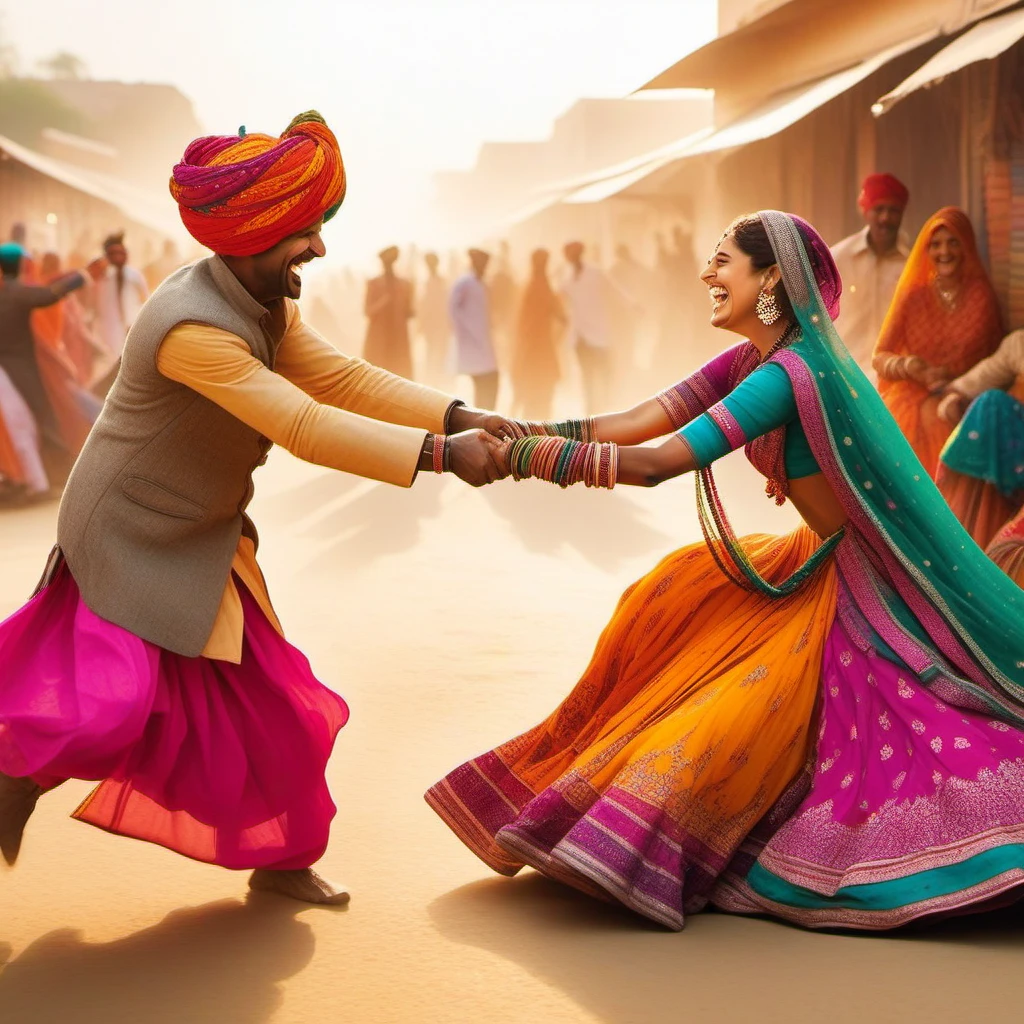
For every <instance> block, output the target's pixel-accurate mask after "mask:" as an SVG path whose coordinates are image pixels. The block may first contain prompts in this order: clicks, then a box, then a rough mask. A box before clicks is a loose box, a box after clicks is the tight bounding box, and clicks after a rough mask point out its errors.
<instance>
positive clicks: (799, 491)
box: [789, 473, 847, 540]
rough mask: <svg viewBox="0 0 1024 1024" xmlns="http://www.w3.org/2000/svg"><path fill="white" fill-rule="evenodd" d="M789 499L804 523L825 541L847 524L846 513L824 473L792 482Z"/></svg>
mask: <svg viewBox="0 0 1024 1024" xmlns="http://www.w3.org/2000/svg"><path fill="white" fill-rule="evenodd" d="M789 499H790V501H792V502H793V507H794V508H795V509H796V510H797V512H799V513H800V516H801V518H802V519H803V521H804V522H805V523H806V524H807V525H808V526H809V527H810V528H811V529H812V530H813V531H814V532H815V533H816V534H817V535H818V536H819V537H821V538H822V539H823V540H824V539H825V538H826V537H831V536H832V534H833V533H835V532H836V531H837V530H838V529H839V528H840V527H841V526H843V525H844V524H845V523H846V520H847V515H846V512H845V511H844V510H843V506H842V505H841V504H840V503H839V499H838V498H837V497H836V494H835V491H833V490H832V487H831V485H830V484H829V482H828V481H827V480H826V479H825V476H824V474H822V473H815V474H814V475H813V476H804V477H800V478H799V479H798V480H790V481H789Z"/></svg>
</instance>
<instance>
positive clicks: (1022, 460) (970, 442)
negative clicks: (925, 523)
mask: <svg viewBox="0 0 1024 1024" xmlns="http://www.w3.org/2000/svg"><path fill="white" fill-rule="evenodd" d="M937 415H938V417H939V419H940V420H943V421H945V422H946V423H950V424H956V426H954V427H953V430H952V433H951V434H950V436H949V440H948V441H947V442H946V444H945V447H944V448H943V449H942V453H941V456H940V461H939V471H938V474H937V476H936V483H937V484H938V487H939V490H940V491H941V492H942V495H943V497H944V498H945V499H946V501H947V502H949V507H950V508H951V509H952V510H953V512H954V513H955V515H956V517H957V519H959V520H960V522H961V523H963V525H964V528H965V529H966V530H967V532H968V533H969V534H970V535H971V536H972V537H973V538H974V540H975V542H976V543H977V544H979V545H980V546H981V547H983V548H984V547H987V546H988V544H989V543H990V542H991V541H992V538H993V537H994V536H995V535H996V534H997V533H998V532H999V531H1000V529H1002V527H1003V526H1004V525H1005V524H1006V523H1007V522H1008V520H1010V519H1011V518H1012V517H1013V516H1014V515H1015V513H1016V512H1017V510H1018V509H1019V508H1020V507H1021V504H1022V503H1024V330H1017V331H1013V332H1012V333H1011V334H1008V335H1007V336H1006V337H1005V338H1004V339H1003V340H1002V342H1001V343H1000V345H999V348H998V349H996V351H995V352H994V353H993V354H992V355H990V356H989V357H988V358H987V359H982V360H981V362H979V363H977V364H976V365H975V366H974V367H973V368H972V369H970V370H968V371H967V373H965V374H963V375H962V376H960V377H957V378H956V379H955V380H953V381H951V382H950V383H949V384H948V385H947V387H946V389H945V392H944V393H943V396H942V399H941V401H940V402H939V407H938V411H937Z"/></svg>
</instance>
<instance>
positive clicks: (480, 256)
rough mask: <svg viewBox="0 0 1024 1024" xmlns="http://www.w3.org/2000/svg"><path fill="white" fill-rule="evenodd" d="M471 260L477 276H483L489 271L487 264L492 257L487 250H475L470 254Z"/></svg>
mask: <svg viewBox="0 0 1024 1024" xmlns="http://www.w3.org/2000/svg"><path fill="white" fill-rule="evenodd" d="M469 262H470V263H471V264H472V266H473V272H474V273H475V274H476V275H477V277H483V276H484V274H485V273H486V272H487V264H488V263H490V262H491V258H490V256H488V255H487V253H485V252H474V253H471V254H470V257H469Z"/></svg>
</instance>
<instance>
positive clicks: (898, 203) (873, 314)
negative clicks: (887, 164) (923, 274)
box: [832, 174, 910, 381]
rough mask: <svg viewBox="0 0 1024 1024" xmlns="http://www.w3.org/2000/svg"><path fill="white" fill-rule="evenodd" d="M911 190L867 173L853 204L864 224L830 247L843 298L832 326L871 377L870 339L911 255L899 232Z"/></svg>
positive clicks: (875, 334)
mask: <svg viewBox="0 0 1024 1024" xmlns="http://www.w3.org/2000/svg"><path fill="white" fill-rule="evenodd" d="M909 198H910V193H909V192H908V191H907V187H906V185H904V184H903V182H901V181H900V180H899V179H898V178H895V177H893V175H891V174H869V175H868V176H867V177H866V178H865V179H864V184H863V186H862V187H861V192H860V198H859V199H858V200H857V205H858V206H859V207H860V211H861V214H862V215H863V217H864V227H863V228H861V229H860V231H858V232H856V234H853V235H850V236H849V238H844V239H843V240H842V241H841V242H837V243H836V244H835V245H834V246H833V247H832V256H833V257H834V258H835V261H836V266H837V267H838V268H839V273H840V274H841V275H842V278H843V303H842V310H841V312H840V314H839V319H838V321H837V322H836V330H837V331H838V332H839V336H840V337H841V338H842V339H843V341H844V342H845V343H846V347H847V348H848V349H849V350H850V354H851V355H852V356H853V358H854V359H855V360H856V361H857V363H858V365H859V366H860V368H861V369H862V370H863V371H864V372H865V373H866V374H867V375H868V378H869V379H870V380H872V381H877V375H876V374H875V371H874V369H873V368H872V366H871V356H872V353H873V352H874V350H875V342H877V341H878V335H879V333H880V332H881V330H882V321H884V320H885V315H886V313H888V312H889V304H890V303H891V302H892V297H893V295H894V294H895V292H896V285H897V284H898V283H899V279H900V274H902V273H903V266H904V264H905V263H906V262H907V257H908V256H909V255H910V240H909V239H908V238H907V237H906V235H904V234H903V233H902V232H901V231H900V225H901V224H902V223H903V212H904V210H906V208H907V201H908V200H909Z"/></svg>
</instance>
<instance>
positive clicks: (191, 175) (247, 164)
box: [171, 110, 345, 256]
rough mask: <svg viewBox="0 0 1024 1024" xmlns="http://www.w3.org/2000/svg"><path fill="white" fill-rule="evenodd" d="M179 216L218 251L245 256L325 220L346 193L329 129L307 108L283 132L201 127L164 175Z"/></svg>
mask: <svg viewBox="0 0 1024 1024" xmlns="http://www.w3.org/2000/svg"><path fill="white" fill-rule="evenodd" d="M171 195H172V196H174V199H175V201H176V202H177V204H178V212H179V213H180V214H181V220H182V223H183V224H184V225H185V227H186V228H187V229H188V232H189V234H190V235H191V236H192V237H193V238H194V239H195V240H196V241H197V242H199V243H200V244H202V245H205V246H206V247H207V248H208V249H212V250H213V251H214V252H215V253H219V254H220V255H221V256H252V255H254V254H256V253H259V252H265V251H266V250H267V249H272V248H273V247H274V246H275V245H277V243H278V242H280V241H282V240H283V239H285V238H287V237H288V236H289V235H292V234H295V233H296V232H297V231H301V230H302V229H303V228H305V227H308V226H309V225H310V224H314V223H315V222H316V221H318V220H319V219H320V218H321V217H323V219H324V220H325V221H326V220H330V219H331V217H333V216H334V214H335V213H337V212H338V207H339V206H341V202H342V200H343V199H344V198H345V165H344V164H343V163H342V159H341V150H340V149H339V148H338V140H337V139H336V138H335V137H334V133H333V132H332V131H331V130H330V128H328V127H327V125H326V124H325V123H324V119H323V118H322V117H321V116H320V115H319V114H318V113H317V112H316V111H315V110H310V111H307V112H306V113H305V114H299V116H298V117H296V118H293V119H292V123H291V124H290V125H288V127H287V128H286V129H285V131H284V134H283V135H282V136H281V137H280V138H279V139H276V138H274V137H273V136H272V135H246V134H245V129H244V128H243V129H241V130H240V131H239V134H238V135H208V136H206V137H204V138H201V139H196V140H195V141H194V142H193V143H191V144H190V145H189V147H188V149H186V150H185V155H184V156H183V157H182V159H181V162H180V163H179V164H177V165H176V166H175V168H174V173H173V175H172V177H171Z"/></svg>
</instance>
